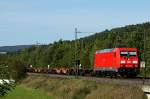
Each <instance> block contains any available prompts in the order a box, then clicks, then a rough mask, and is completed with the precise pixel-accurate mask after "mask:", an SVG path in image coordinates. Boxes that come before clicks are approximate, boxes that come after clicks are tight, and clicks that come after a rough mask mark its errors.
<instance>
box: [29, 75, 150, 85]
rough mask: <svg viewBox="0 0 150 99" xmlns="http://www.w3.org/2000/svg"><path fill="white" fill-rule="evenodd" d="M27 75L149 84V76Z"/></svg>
mask: <svg viewBox="0 0 150 99" xmlns="http://www.w3.org/2000/svg"><path fill="white" fill-rule="evenodd" d="M27 74H28V75H34V76H48V77H56V78H75V79H83V80H89V81H96V82H100V83H108V84H112V83H114V84H120V85H132V86H142V85H148V86H150V78H142V77H137V78H108V77H106V78H104V77H91V76H76V75H58V74H44V73H27Z"/></svg>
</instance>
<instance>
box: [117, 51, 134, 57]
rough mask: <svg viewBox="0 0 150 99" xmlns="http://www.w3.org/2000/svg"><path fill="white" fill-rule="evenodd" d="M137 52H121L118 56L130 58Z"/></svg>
mask: <svg viewBox="0 0 150 99" xmlns="http://www.w3.org/2000/svg"><path fill="white" fill-rule="evenodd" d="M136 55H137V52H136V51H121V52H120V56H121V57H123V56H126V57H130V56H136Z"/></svg>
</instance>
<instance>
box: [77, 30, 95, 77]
mask: <svg viewBox="0 0 150 99" xmlns="http://www.w3.org/2000/svg"><path fill="white" fill-rule="evenodd" d="M82 33H96V32H80V31H78V29H77V28H75V68H76V73H75V75H76V77H78V73H79V64H80V59H79V55H78V54H79V53H78V34H82ZM82 43H83V42H82Z"/></svg>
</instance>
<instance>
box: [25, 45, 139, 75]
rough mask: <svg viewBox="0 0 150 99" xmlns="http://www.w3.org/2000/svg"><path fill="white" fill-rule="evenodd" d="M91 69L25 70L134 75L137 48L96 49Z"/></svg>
mask: <svg viewBox="0 0 150 99" xmlns="http://www.w3.org/2000/svg"><path fill="white" fill-rule="evenodd" d="M94 56H95V57H94V61H93V63H94V64H93V67H92V69H86V68H81V67H80V66H77V67H75V68H49V66H48V68H33V67H30V68H28V69H27V72H35V73H51V74H67V75H82V76H83V75H105V76H111V77H112V76H123V77H124V76H125V77H127V76H132V77H133V76H134V77H135V76H136V75H137V74H138V73H139V69H140V61H139V51H138V49H137V48H111V49H103V50H97V51H96V52H95V55H94Z"/></svg>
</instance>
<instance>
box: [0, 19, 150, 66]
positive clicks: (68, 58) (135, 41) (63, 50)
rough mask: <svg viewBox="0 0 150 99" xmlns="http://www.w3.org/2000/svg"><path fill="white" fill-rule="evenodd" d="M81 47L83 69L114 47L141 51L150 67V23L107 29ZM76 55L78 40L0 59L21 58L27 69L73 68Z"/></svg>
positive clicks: (36, 48)
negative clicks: (97, 54) (102, 52)
mask: <svg viewBox="0 0 150 99" xmlns="http://www.w3.org/2000/svg"><path fill="white" fill-rule="evenodd" d="M144 33H145V34H146V35H145V36H146V39H144ZM77 45H78V46H77V48H78V50H76V53H77V54H78V59H80V61H81V64H82V66H84V67H86V68H91V67H92V65H93V59H94V53H95V51H96V50H100V49H105V48H114V47H136V48H138V49H139V52H140V60H141V61H143V60H144V61H146V64H147V66H150V23H149V22H148V23H143V24H137V25H129V26H125V27H121V28H115V29H112V30H105V31H103V32H100V33H96V34H94V35H91V36H88V37H85V38H81V39H78V43H77ZM144 45H145V47H144ZM16 56H17V57H16ZM74 56H75V41H74V40H73V41H63V40H59V41H58V42H54V43H53V44H49V45H38V46H33V47H31V48H28V49H24V50H22V51H21V52H20V54H15V55H6V56H4V55H3V58H2V60H3V61H1V60H0V62H4V61H6V62H7V60H8V59H10V58H12V60H13V59H16V58H17V59H18V58H19V61H20V62H22V63H23V64H25V66H30V65H32V66H33V67H47V65H50V66H51V67H69V68H71V67H74V66H75V57H74ZM144 57H145V59H144ZM0 59H1V56H0ZM13 64H15V63H13ZM20 65H21V64H20Z"/></svg>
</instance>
